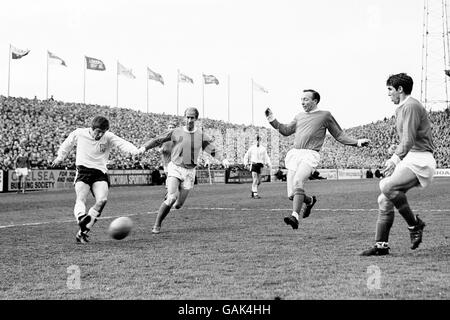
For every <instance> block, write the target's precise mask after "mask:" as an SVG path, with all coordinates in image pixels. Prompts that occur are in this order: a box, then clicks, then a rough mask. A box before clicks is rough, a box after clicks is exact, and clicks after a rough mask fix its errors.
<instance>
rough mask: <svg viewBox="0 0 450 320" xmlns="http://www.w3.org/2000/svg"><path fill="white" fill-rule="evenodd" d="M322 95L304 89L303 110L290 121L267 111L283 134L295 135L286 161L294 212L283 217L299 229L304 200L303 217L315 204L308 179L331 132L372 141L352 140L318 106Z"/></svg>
mask: <svg viewBox="0 0 450 320" xmlns="http://www.w3.org/2000/svg"><path fill="white" fill-rule="evenodd" d="M319 101H320V95H319V93H318V92H317V91H314V90H311V89H308V90H303V95H302V106H303V110H304V112H300V113H299V114H297V115H296V116H295V118H294V120H292V122H291V123H289V124H282V123H279V122H278V120H276V119H275V117H274V116H273V113H272V110H270V108H267V109H266V111H265V114H266V117H267V120H268V121H269V123H270V125H271V126H272V127H274V128H275V129H276V130H278V131H279V132H280V133H281V134H282V135H284V136H290V135H291V134H295V139H294V147H293V148H292V149H291V150H290V151H289V152H288V153H287V154H286V158H285V164H286V168H287V169H288V174H287V195H288V197H289V199H290V200H293V211H292V215H291V216H287V217H285V218H284V222H285V223H286V224H288V225H291V227H292V228H293V229H297V228H298V223H299V222H298V220H299V214H300V211H301V209H302V206H303V203H305V205H306V207H305V209H304V211H303V218H307V217H308V216H309V215H310V213H311V209H312V207H313V206H314V204H315V203H316V197H315V196H307V195H306V194H305V187H304V184H305V181H306V180H308V178H309V177H310V176H311V174H312V173H313V172H314V170H315V168H316V167H317V165H318V164H319V161H320V154H319V151H320V149H321V148H322V145H323V143H324V140H325V134H326V131H327V129H328V131H329V132H330V133H331V135H332V136H333V137H334V138H335V139H336V140H337V141H339V142H340V143H342V144H345V145H349V146H354V147H361V146H366V145H368V144H369V142H370V141H369V140H368V139H353V138H351V137H348V136H347V135H346V134H345V133H344V131H342V129H341V127H340V126H339V124H338V123H337V122H336V120H335V119H334V117H333V116H332V115H331V113H330V112H329V111H324V110H319V109H318V108H317V105H318V104H319Z"/></svg>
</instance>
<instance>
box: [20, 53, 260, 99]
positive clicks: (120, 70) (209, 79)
mask: <svg viewBox="0 0 450 320" xmlns="http://www.w3.org/2000/svg"><path fill="white" fill-rule="evenodd" d="M28 53H30V50H28V49H27V50H22V49H19V48H16V47H14V46H12V45H11V58H12V59H21V58H23V57H24V56H26V55H27V54H28ZM47 58H48V61H49V62H50V63H53V64H57V65H61V66H64V67H67V64H66V62H65V61H64V60H63V59H62V58H60V57H58V56H57V55H55V54H53V53H52V52H50V51H47ZM85 60H86V69H89V70H96V71H105V70H106V66H105V64H104V63H103V61H102V60H100V59H97V58H92V57H88V56H85ZM117 75H122V76H125V77H127V78H130V79H136V76H135V75H134V74H133V70H132V69H129V68H126V67H125V66H123V65H122V64H121V63H120V62H119V61H117ZM147 78H148V79H150V80H155V81H158V82H160V83H161V84H162V85H164V79H163V77H162V75H160V74H159V73H157V72H155V71H153V70H151V69H150V68H149V67H147ZM203 80H204V83H205V84H216V85H218V84H219V80H218V79H217V78H216V77H215V76H214V75H211V74H203ZM178 82H186V83H191V84H194V80H193V79H192V78H191V77H189V76H187V75H185V74H183V73H181V72H179V73H178ZM253 88H254V89H257V90H259V91H261V92H264V93H268V90H267V89H266V88H264V87H263V86H261V85H259V84H257V83H256V82H254V81H253Z"/></svg>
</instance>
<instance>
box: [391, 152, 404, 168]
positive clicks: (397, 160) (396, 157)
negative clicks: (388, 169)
mask: <svg viewBox="0 0 450 320" xmlns="http://www.w3.org/2000/svg"><path fill="white" fill-rule="evenodd" d="M389 160H391V161H392V162H393V163H395V165H397V164H398V163H399V162H400V161H401V159H400V158H399V156H398V155H396V154H395V153H394V154H393V155H392V157H391V158H390V159H389Z"/></svg>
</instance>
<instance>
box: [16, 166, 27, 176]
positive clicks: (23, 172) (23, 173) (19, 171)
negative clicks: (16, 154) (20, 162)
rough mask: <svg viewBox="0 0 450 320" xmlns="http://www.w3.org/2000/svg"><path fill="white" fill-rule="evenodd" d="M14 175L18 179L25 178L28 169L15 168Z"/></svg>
mask: <svg viewBox="0 0 450 320" xmlns="http://www.w3.org/2000/svg"><path fill="white" fill-rule="evenodd" d="M16 175H17V176H18V177H19V176H22V177H25V176H27V175H28V168H17V169H16Z"/></svg>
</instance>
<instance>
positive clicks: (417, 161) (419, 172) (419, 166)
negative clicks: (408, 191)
mask: <svg viewBox="0 0 450 320" xmlns="http://www.w3.org/2000/svg"><path fill="white" fill-rule="evenodd" d="M401 167H406V168H408V169H410V170H411V171H412V172H414V174H415V175H416V177H417V179H418V180H419V183H420V186H421V187H422V188H425V187H426V186H428V185H429V184H430V183H431V181H433V176H434V173H435V172H436V160H435V159H434V157H433V154H432V153H431V152H426V151H413V150H410V151H409V152H408V154H407V155H406V156H405V157H404V158H403V160H402V161H400V162H399V163H398V164H397V166H396V167H395V168H396V169H397V168H401Z"/></svg>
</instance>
